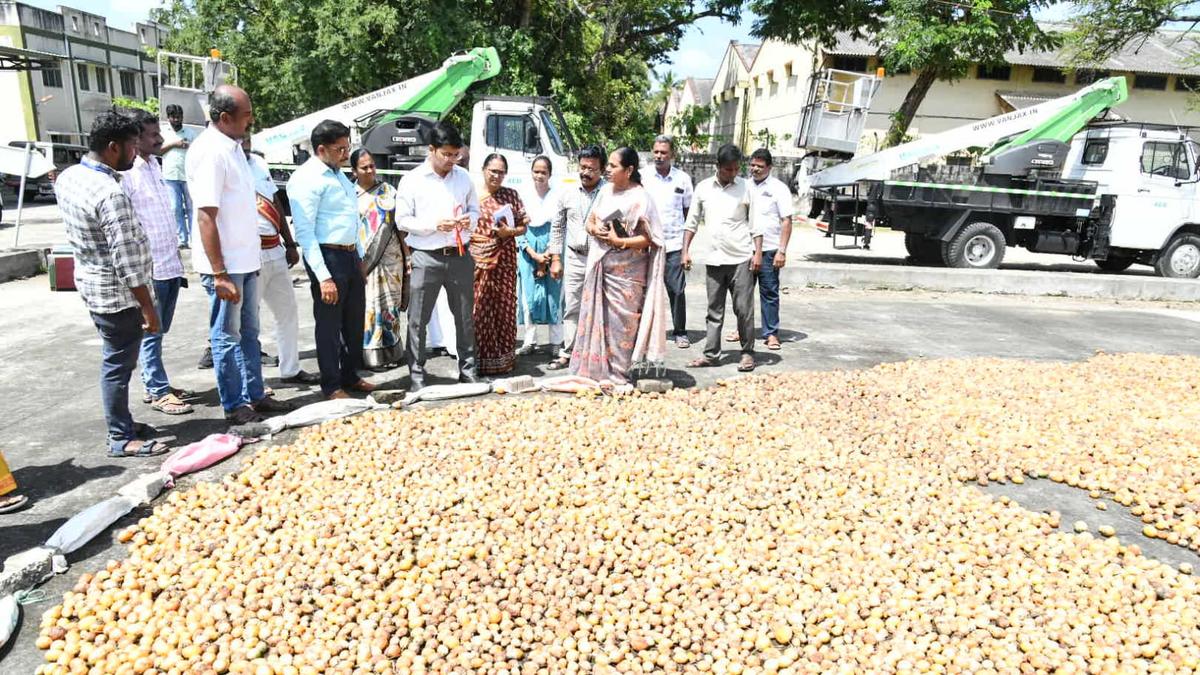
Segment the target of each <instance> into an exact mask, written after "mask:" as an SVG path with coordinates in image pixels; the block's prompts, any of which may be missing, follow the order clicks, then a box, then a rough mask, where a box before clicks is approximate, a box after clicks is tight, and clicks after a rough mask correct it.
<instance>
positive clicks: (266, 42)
mask: <svg viewBox="0 0 1200 675" xmlns="http://www.w3.org/2000/svg"><path fill="white" fill-rule="evenodd" d="M741 4H742V0H613V1H611V2H607V1H604V0H563V1H549V0H543V1H536V2H535V1H534V0H517V1H515V2H504V1H501V0H457V1H456V2H447V1H446V0H404V1H403V2H399V1H397V0H384V1H380V0H172V1H171V3H170V4H169V5H167V7H166V8H164V9H163V10H161V11H159V12H158V13H157V18H158V19H159V20H160V21H162V22H163V23H165V24H166V25H167V26H168V27H169V28H170V36H169V38H168V47H169V48H170V49H172V50H173V51H180V52H185V53H192V54H205V53H207V52H208V50H209V49H211V48H214V47H215V48H218V49H220V50H221V51H222V53H223V55H224V58H226V59H227V60H229V61H230V62H232V63H234V64H236V65H237V66H238V68H239V78H240V81H241V84H242V85H243V86H244V87H245V88H246V89H247V90H248V91H249V92H250V93H251V96H252V97H253V99H254V104H255V109H256V116H257V117H258V119H259V123H260V124H261V125H262V126H271V125H275V124H278V123H280V122H284V121H287V120H289V119H293V118H295V117H297V116H299V115H302V114H305V113H308V112H311V111H313V110H318V109H320V108H323V107H326V106H329V105H332V104H334V103H336V102H338V101H341V100H345V99H347V98H351V97H353V96H357V95H360V94H363V93H366V92H368V91H372V90H374V89H378V88H380V87H383V86H385V85H387V84H390V83H392V82H395V81H396V80H400V79H405V78H408V77H412V76H415V75H418V74H420V73H424V72H427V71H430V70H433V69H435V68H437V67H438V66H439V65H440V64H441V62H442V61H443V60H444V59H445V58H446V57H447V56H449V55H450V54H451V53H453V52H455V51H458V50H462V49H468V48H471V47H478V46H494V47H496V49H497V50H498V51H499V52H500V58H501V61H502V63H503V65H504V67H503V70H502V71H501V73H500V75H499V76H498V77H496V78H493V79H491V80H489V81H487V82H485V83H482V84H481V85H480V86H479V92H480V93H491V94H506V95H532V94H552V95H554V96H555V97H556V98H557V99H558V101H559V104H560V106H561V107H562V108H563V113H564V117H565V118H566V120H567V126H568V128H569V129H570V130H571V132H572V134H573V135H574V136H575V138H576V139H579V140H586V141H598V142H604V143H607V144H609V145H612V144H616V143H628V144H637V145H644V144H645V143H647V142H648V141H649V139H650V138H652V137H653V134H654V123H655V120H654V116H653V114H652V109H651V108H650V106H648V105H647V102H648V99H649V95H650V90H651V85H650V66H652V65H654V64H656V63H660V62H662V61H663V59H664V58H665V55H666V54H667V53H669V52H670V51H672V50H673V49H674V48H675V47H676V46H677V45H678V42H679V39H680V37H682V35H683V31H684V29H685V28H686V27H687V26H688V25H690V24H691V23H693V22H694V21H696V20H697V19H700V18H705V17H720V18H723V19H727V20H730V21H733V20H736V19H737V17H738V9H739V8H740V6H741ZM465 108H466V106H460V108H459V109H458V110H457V111H455V112H456V114H457V116H458V118H459V120H460V121H461V120H462V116H464V115H466V114H467V112H468V111H467V110H465Z"/></svg>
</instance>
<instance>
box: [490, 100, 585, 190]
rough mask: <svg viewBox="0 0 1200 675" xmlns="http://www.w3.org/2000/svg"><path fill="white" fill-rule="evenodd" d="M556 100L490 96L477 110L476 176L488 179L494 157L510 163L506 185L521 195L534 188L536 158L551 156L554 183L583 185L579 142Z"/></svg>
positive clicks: (556, 184)
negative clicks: (487, 163)
mask: <svg viewBox="0 0 1200 675" xmlns="http://www.w3.org/2000/svg"><path fill="white" fill-rule="evenodd" d="M565 129H566V124H565V123H564V122H563V119H562V115H561V113H559V111H558V107H557V106H556V105H555V104H554V101H553V99H550V98H546V97H540V96H533V97H530V96H487V97H484V98H482V99H480V100H479V101H477V102H476V103H475V107H474V108H473V109H472V111H471V138H470V140H469V141H468V142H469V143H470V148H471V158H470V171H471V177H472V178H475V179H477V180H478V179H479V178H480V177H481V176H482V175H483V160H484V159H486V158H487V157H488V155H490V154H492V153H499V154H501V155H504V158H505V159H506V160H508V176H507V178H505V181H504V184H505V185H506V186H508V187H511V188H513V189H515V190H517V191H524V190H527V189H529V188H530V187H531V180H532V165H533V160H534V159H535V158H536V157H538V156H539V155H545V156H546V157H549V158H550V162H551V165H552V169H553V172H552V175H551V185H554V186H561V185H564V184H571V183H578V182H579V176H578V174H577V173H576V172H575V171H573V170H572V167H573V166H574V152H573V148H572V146H573V144H572V143H571V142H570V141H569V139H568V138H566V137H565V135H564V131H563V130H565Z"/></svg>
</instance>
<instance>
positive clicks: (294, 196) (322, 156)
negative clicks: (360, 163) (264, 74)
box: [287, 120, 375, 399]
mask: <svg viewBox="0 0 1200 675" xmlns="http://www.w3.org/2000/svg"><path fill="white" fill-rule="evenodd" d="M310 140H311V141H312V147H313V156H312V157H310V158H309V160H308V161H307V162H305V163H304V164H303V165H301V167H300V168H299V169H296V172H295V173H293V174H292V177H291V179H289V180H288V184H287V195H288V202H289V203H290V204H291V207H292V226H293V227H295V229H296V241H297V242H298V243H299V244H300V251H301V253H302V254H303V255H304V267H305V268H306V269H307V270H308V279H309V281H310V282H311V284H312V286H311V287H312V296H313V318H314V319H315V320H316V324H317V325H316V331H315V333H316V342H317V365H318V366H319V367H320V369H321V391H322V392H323V393H324V394H325V396H327V397H328V398H331V399H336V398H346V397H347V396H349V394H347V393H346V390H347V389H350V390H354V391H361V392H370V391H374V389H375V385H373V384H371V383H369V382H367V381H366V380H363V379H361V378H359V376H358V370H359V368H361V367H362V344H363V323H364V314H365V313H366V299H367V290H366V278H365V276H364V274H363V267H362V251H360V250H359V248H358V195H357V193H356V192H355V188H354V184H353V183H351V182H350V179H348V178H346V175H345V174H344V173H342V167H343V166H346V164H347V161H348V160H349V157H350V129H349V128H348V127H347V126H346V125H344V124H342V123H341V122H337V121H335V120H325V121H324V122H321V123H320V124H318V125H317V126H316V128H315V129H313V132H312V137H311V139H310Z"/></svg>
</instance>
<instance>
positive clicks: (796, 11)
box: [750, 0, 1058, 146]
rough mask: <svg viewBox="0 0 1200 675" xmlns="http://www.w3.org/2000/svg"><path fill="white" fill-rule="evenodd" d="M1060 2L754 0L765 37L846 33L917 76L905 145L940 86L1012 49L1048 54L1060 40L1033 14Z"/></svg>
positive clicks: (900, 114) (758, 30)
mask: <svg viewBox="0 0 1200 675" xmlns="http://www.w3.org/2000/svg"><path fill="white" fill-rule="evenodd" d="M1051 2H1053V0H806V1H804V2H795V1H794V0H750V7H751V9H753V10H754V11H755V13H756V14H758V16H759V17H760V19H759V20H758V21H757V22H756V23H755V26H754V32H755V34H756V35H758V36H760V37H763V38H776V39H781V40H788V41H791V42H801V41H815V42H817V43H818V44H820V45H822V46H826V47H828V46H832V45H833V44H835V42H836V41H837V38H838V36H839V34H843V35H849V36H851V37H855V38H860V39H865V40H867V41H869V42H871V43H872V44H874V45H875V46H876V47H877V48H878V50H879V53H880V56H881V57H882V58H883V63H884V65H885V66H886V68H887V69H888V70H892V71H896V70H901V71H904V70H911V71H912V72H914V73H916V77H915V78H914V81H913V84H912V86H911V87H910V88H909V90H908V92H907V94H906V95H905V97H904V102H903V103H902V104H901V105H900V108H899V110H897V112H896V114H895V115H894V116H893V118H892V124H891V127H890V128H889V129H888V134H887V139H886V141H885V143H886V144H887V145H889V146H890V145H895V144H897V143H900V142H902V139H903V138H904V137H905V134H906V133H907V131H908V127H909V125H910V124H912V120H913V117H914V116H915V115H916V114H917V109H918V108H920V106H921V102H922V101H923V100H924V99H925V95H926V94H927V93H929V88H930V87H931V86H933V83H934V82H937V81H939V80H945V81H954V80H957V79H960V78H962V77H964V76H966V75H967V73H968V71H969V68H970V66H971V65H972V64H977V63H978V64H1001V63H1003V62H1004V53H1005V52H1006V51H1008V50H1010V49H1020V50H1024V49H1047V48H1050V47H1053V46H1054V45H1055V44H1057V40H1058V38H1057V37H1056V36H1055V35H1053V34H1050V33H1047V32H1044V31H1043V30H1042V29H1041V28H1040V27H1039V26H1038V24H1037V22H1036V21H1034V18H1033V13H1034V11H1036V10H1037V9H1039V8H1041V7H1044V6H1047V5H1048V4H1050V3H1051Z"/></svg>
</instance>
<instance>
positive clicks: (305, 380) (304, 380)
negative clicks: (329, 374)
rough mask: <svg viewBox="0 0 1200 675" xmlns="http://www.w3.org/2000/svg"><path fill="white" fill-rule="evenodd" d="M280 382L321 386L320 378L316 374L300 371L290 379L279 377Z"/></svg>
mask: <svg viewBox="0 0 1200 675" xmlns="http://www.w3.org/2000/svg"><path fill="white" fill-rule="evenodd" d="M279 381H280V382H283V383H284V384H321V376H320V375H318V374H316V373H310V372H308V371H306V370H301V371H300V372H298V373H296V374H295V375H293V376H291V377H281V378H279Z"/></svg>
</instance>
